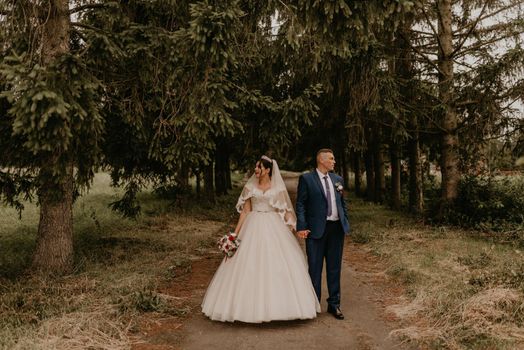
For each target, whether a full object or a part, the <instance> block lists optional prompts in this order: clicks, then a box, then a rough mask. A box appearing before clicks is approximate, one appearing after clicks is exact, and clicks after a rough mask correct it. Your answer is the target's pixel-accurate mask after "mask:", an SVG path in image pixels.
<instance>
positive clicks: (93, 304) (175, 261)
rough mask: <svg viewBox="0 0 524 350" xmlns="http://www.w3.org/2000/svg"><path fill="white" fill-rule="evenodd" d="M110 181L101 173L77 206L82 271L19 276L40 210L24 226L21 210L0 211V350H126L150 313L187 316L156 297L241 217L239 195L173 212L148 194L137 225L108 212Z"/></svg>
mask: <svg viewBox="0 0 524 350" xmlns="http://www.w3.org/2000/svg"><path fill="white" fill-rule="evenodd" d="M109 184H110V180H109V176H108V175H107V174H98V175H97V176H96V177H95V181H94V184H93V187H92V189H91V190H90V191H89V193H88V194H87V195H85V196H83V197H81V198H79V199H78V200H77V202H76V203H75V208H74V222H75V250H76V255H75V260H76V261H75V266H76V271H75V273H74V274H72V275H70V276H67V277H64V278H59V279H46V278H36V277H31V276H29V275H24V274H23V273H24V271H25V270H26V269H27V268H28V266H29V265H30V257H31V253H32V250H33V247H34V245H35V237H36V230H37V225H38V210H37V208H36V207H35V206H34V205H31V204H27V206H26V210H25V211H24V212H23V216H22V220H21V221H20V220H19V219H18V217H17V213H16V211H15V210H13V209H10V208H4V207H2V208H0V349H86V348H89V347H93V348H112V349H124V348H129V344H130V343H131V342H132V339H130V337H131V335H132V334H133V331H134V329H136V328H138V327H139V324H140V322H141V317H142V316H143V315H145V313H147V314H148V315H149V317H150V318H155V317H173V318H177V317H180V316H183V315H184V314H186V313H187V312H188V309H187V307H186V306H185V305H184V300H183V299H178V298H173V297H171V296H169V295H165V294H162V293H160V292H158V291H159V290H160V289H161V287H162V286H163V285H168V284H170V283H173V281H174V279H175V278H176V277H179V276H181V275H183V274H185V273H188V272H190V271H191V262H192V260H194V259H195V258H196V257H198V256H200V255H203V254H206V252H207V251H208V249H214V248H215V247H214V244H215V241H216V238H217V237H218V234H220V233H222V231H225V229H226V228H225V226H224V225H225V223H227V222H229V220H230V218H231V215H234V214H235V213H234V208H233V207H232V205H231V203H232V202H234V201H235V200H236V194H234V195H231V196H226V197H222V198H219V199H218V203H217V204H216V205H214V206H202V205H201V204H198V203H196V200H195V199H194V198H192V199H187V200H184V199H182V200H181V201H178V203H180V204H183V207H182V206H177V207H173V206H172V205H171V204H172V202H171V201H169V200H162V199H159V198H157V197H155V196H153V195H152V194H150V193H143V194H142V195H141V196H140V201H141V206H142V215H141V216H140V217H139V218H138V219H137V220H131V219H124V218H122V217H120V216H119V215H118V214H117V213H115V212H112V211H111V210H110V209H109V208H108V207H107V205H108V204H109V203H110V202H112V201H114V200H116V199H117V198H118V190H115V189H113V188H112V187H110V186H109ZM233 197H234V198H233ZM17 276H18V277H17Z"/></svg>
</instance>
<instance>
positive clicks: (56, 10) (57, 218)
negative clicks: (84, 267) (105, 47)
mask: <svg viewBox="0 0 524 350" xmlns="http://www.w3.org/2000/svg"><path fill="white" fill-rule="evenodd" d="M45 11H46V13H45V18H47V21H46V22H45V23H44V25H43V34H42V51H41V54H42V63H43V65H44V66H51V65H52V64H53V63H54V62H55V61H56V60H57V59H59V58H60V57H61V56H63V55H65V54H67V53H68V52H69V31H70V20H69V1H67V0H53V1H50V2H49V7H48V8H46V9H45ZM64 156H66V155H63V154H54V155H53V156H52V157H50V160H49V162H48V163H47V164H46V165H45V166H43V167H42V168H41V169H40V178H41V179H42V183H41V185H40V188H39V190H38V197H39V204H40V222H39V224H38V236H37V242H36V249H35V252H34V255H33V263H32V267H33V270H34V271H39V272H46V273H51V274H67V273H70V272H71V271H72V269H73V189H74V188H73V187H74V177H73V176H74V174H73V165H72V164H69V165H67V166H66V168H65V170H64V172H65V174H63V175H62V176H61V178H60V179H57V175H56V173H55V171H54V170H55V169H56V168H57V167H58V162H60V160H61V158H62V157H64Z"/></svg>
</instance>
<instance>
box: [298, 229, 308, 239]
mask: <svg viewBox="0 0 524 350" xmlns="http://www.w3.org/2000/svg"><path fill="white" fill-rule="evenodd" d="M310 232H311V231H310V230H301V231H297V236H298V237H299V238H307V236H308V235H309V233H310Z"/></svg>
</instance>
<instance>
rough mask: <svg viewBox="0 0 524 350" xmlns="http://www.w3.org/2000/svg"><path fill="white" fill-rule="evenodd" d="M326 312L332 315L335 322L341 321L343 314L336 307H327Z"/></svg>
mask: <svg viewBox="0 0 524 350" xmlns="http://www.w3.org/2000/svg"><path fill="white" fill-rule="evenodd" d="M327 312H329V313H330V314H332V315H333V317H335V318H336V319H337V320H343V319H344V314H343V313H342V311H340V308H338V307H328V309H327Z"/></svg>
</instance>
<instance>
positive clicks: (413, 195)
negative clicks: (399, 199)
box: [408, 116, 424, 214]
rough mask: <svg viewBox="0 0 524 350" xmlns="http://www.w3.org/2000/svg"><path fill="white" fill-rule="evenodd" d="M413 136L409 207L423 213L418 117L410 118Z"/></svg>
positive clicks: (410, 160) (411, 134)
mask: <svg viewBox="0 0 524 350" xmlns="http://www.w3.org/2000/svg"><path fill="white" fill-rule="evenodd" d="M409 125H410V129H411V130H412V131H411V132H410V136H411V138H410V139H409V141H408V154H409V209H410V211H411V212H413V213H416V214H421V213H422V212H423V210H424V195H423V188H422V167H421V164H420V147H419V137H418V135H419V134H418V130H417V128H418V124H417V117H415V116H412V117H411V118H410V123H409Z"/></svg>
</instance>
